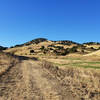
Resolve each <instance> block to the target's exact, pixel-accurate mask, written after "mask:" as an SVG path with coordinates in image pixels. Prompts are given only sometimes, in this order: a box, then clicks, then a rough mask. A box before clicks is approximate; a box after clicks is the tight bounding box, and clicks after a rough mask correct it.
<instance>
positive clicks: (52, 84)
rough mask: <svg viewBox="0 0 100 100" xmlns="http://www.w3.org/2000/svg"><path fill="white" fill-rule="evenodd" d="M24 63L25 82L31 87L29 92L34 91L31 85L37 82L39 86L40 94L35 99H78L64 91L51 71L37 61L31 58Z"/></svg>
mask: <svg viewBox="0 0 100 100" xmlns="http://www.w3.org/2000/svg"><path fill="white" fill-rule="evenodd" d="M22 65H23V69H22V70H23V76H24V79H25V84H26V85H27V86H28V87H30V89H31V90H28V91H29V93H30V91H34V88H33V90H32V86H31V85H34V84H35V87H37V88H38V90H37V93H39V94H40V96H39V97H38V99H35V100H76V99H75V98H73V97H72V95H71V94H70V93H64V92H66V91H64V90H63V88H62V87H61V86H60V84H59V82H58V81H57V79H56V78H55V77H53V75H52V74H51V73H50V72H47V71H46V70H45V69H43V68H42V67H41V66H40V65H39V64H38V63H37V62H34V61H31V60H30V61H24V62H23V64H22ZM30 81H31V84H30ZM62 92H63V94H62ZM31 95H32V94H31ZM35 95H36V94H35Z"/></svg>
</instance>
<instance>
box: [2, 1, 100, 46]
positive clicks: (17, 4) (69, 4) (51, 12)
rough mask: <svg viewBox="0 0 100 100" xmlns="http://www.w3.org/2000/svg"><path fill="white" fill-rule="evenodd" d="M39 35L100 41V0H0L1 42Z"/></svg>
mask: <svg viewBox="0 0 100 100" xmlns="http://www.w3.org/2000/svg"><path fill="white" fill-rule="evenodd" d="M38 37H44V38H48V39H49V40H72V41H76V42H80V43H82V42H87V41H96V42H97V41H99V42H100V0H0V45H3V46H12V45H15V44H21V43H24V42H27V41H29V40H32V39H34V38H38Z"/></svg>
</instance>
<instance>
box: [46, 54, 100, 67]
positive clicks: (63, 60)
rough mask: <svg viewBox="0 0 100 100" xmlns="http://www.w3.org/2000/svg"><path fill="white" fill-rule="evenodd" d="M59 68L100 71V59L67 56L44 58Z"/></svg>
mask: <svg viewBox="0 0 100 100" xmlns="http://www.w3.org/2000/svg"><path fill="white" fill-rule="evenodd" d="M44 59H46V60H48V61H49V62H52V63H53V64H54V65H56V66H59V67H74V68H75V67H81V68H93V69H100V57H94V56H91V57H84V56H66V57H63V56H62V57H61V56H60V57H51V58H50V57H48V58H44Z"/></svg>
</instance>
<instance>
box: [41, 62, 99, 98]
mask: <svg viewBox="0 0 100 100" xmlns="http://www.w3.org/2000/svg"><path fill="white" fill-rule="evenodd" d="M42 66H43V67H44V68H46V69H47V70H49V71H50V72H51V73H52V74H53V75H54V76H55V77H56V78H57V79H58V81H60V83H61V86H62V88H64V89H66V90H69V91H70V92H71V93H72V94H73V96H77V97H79V98H80V100H99V99H100V71H98V70H90V69H88V70H87V69H83V68H73V67H67V68H66V69H61V68H59V67H55V66H53V64H51V63H50V62H47V61H43V63H42Z"/></svg>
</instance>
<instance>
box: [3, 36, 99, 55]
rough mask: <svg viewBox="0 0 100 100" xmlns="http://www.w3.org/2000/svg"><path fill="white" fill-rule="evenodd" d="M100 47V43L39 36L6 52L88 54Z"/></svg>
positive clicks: (19, 53) (22, 53) (24, 53)
mask: <svg viewBox="0 0 100 100" xmlns="http://www.w3.org/2000/svg"><path fill="white" fill-rule="evenodd" d="M99 49H100V45H99V44H95V43H93V44H89V43H84V44H79V43H76V42H73V41H68V40H62V41H50V40H47V39H45V38H37V39H34V40H32V41H29V42H26V43H24V44H21V45H16V46H14V47H11V48H9V49H7V50H5V52H9V53H12V54H15V55H23V56H32V55H33V56H34V55H57V56H66V55H68V54H71V53H77V54H83V55H84V54H87V53H92V52H94V51H96V50H99Z"/></svg>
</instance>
